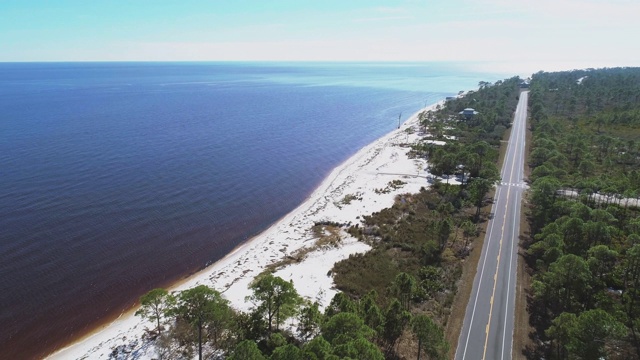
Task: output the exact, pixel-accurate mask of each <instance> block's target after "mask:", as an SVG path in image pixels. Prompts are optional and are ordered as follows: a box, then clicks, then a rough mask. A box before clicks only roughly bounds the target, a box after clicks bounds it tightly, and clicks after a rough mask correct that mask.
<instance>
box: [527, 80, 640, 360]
mask: <svg viewBox="0 0 640 360" xmlns="http://www.w3.org/2000/svg"><path fill="white" fill-rule="evenodd" d="M639 100H640V69H639V68H616V69H601V70H592V69H591V70H580V71H569V72H559V73H543V72H540V73H537V74H535V75H534V76H533V78H532V80H531V96H530V109H531V128H532V130H533V144H532V145H533V146H532V149H531V153H530V156H529V160H530V163H529V165H530V167H531V169H532V171H531V181H532V184H531V191H530V194H529V198H528V201H529V209H528V215H529V222H530V224H531V237H530V238H529V239H528V241H527V243H526V248H527V263H528V266H529V269H530V271H531V273H532V276H533V282H532V286H531V290H530V291H531V293H530V301H529V309H530V316H531V324H532V325H533V326H534V327H535V329H536V332H535V333H534V334H532V336H533V337H534V338H535V339H537V340H539V341H537V342H536V343H537V344H538V346H536V347H535V348H531V349H526V351H525V352H526V353H527V354H528V355H529V356H530V357H531V358H539V357H545V358H548V359H602V358H607V359H633V358H635V359H638V358H640V338H639V337H638V333H639V331H640V302H638V301H637V300H638V298H639V295H640V292H639V291H638V286H639V285H640V283H639V282H638V279H640V277H639V275H640V267H639V265H640V257H639V256H640V226H639V225H640V223H639V222H638V220H637V219H638V215H639V213H638V212H639V209H638V202H637V199H638V194H639V193H640V192H639V191H640V177H639V175H640V174H639V173H638V166H639V165H640V142H639V141H638V139H640V136H639V135H640V101H639Z"/></svg>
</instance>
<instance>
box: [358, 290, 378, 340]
mask: <svg viewBox="0 0 640 360" xmlns="http://www.w3.org/2000/svg"><path fill="white" fill-rule="evenodd" d="M377 298H378V293H377V292H376V291H375V290H371V291H370V292H369V293H367V295H365V296H364V297H363V298H362V299H360V301H359V305H360V315H361V317H362V319H363V320H364V323H365V324H366V325H367V326H368V327H370V328H371V329H373V330H374V331H375V332H376V334H377V335H379V334H381V333H382V328H383V325H384V316H383V315H382V312H381V311H380V308H379V307H378V304H377V303H376V301H377Z"/></svg>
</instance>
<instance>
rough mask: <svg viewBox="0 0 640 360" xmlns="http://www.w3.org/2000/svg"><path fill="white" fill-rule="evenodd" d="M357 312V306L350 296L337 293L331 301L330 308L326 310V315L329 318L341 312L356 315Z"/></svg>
mask: <svg viewBox="0 0 640 360" xmlns="http://www.w3.org/2000/svg"><path fill="white" fill-rule="evenodd" d="M356 310H357V307H356V304H354V302H353V300H351V298H350V297H349V295H347V294H345V293H343V292H337V293H336V294H335V295H334V296H333V298H332V299H331V302H330V303H329V306H327V308H326V309H325V310H324V314H325V316H327V317H331V316H333V315H335V314H338V313H341V312H351V313H355V312H356Z"/></svg>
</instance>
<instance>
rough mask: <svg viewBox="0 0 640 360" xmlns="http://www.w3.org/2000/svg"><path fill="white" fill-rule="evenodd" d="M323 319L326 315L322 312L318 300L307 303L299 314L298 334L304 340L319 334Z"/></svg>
mask: <svg viewBox="0 0 640 360" xmlns="http://www.w3.org/2000/svg"><path fill="white" fill-rule="evenodd" d="M323 321H324V315H323V314H322V313H321V312H320V304H318V302H317V301H316V302H313V303H312V304H307V305H306V306H304V307H303V308H302V309H301V310H300V314H299V316H298V334H300V336H301V337H302V338H303V339H304V340H308V339H311V338H313V337H315V336H316V335H318V333H319V331H320V326H321V325H322V322H323Z"/></svg>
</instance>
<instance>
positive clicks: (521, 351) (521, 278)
mask: <svg viewBox="0 0 640 360" xmlns="http://www.w3.org/2000/svg"><path fill="white" fill-rule="evenodd" d="M529 119H530V118H529V117H528V116H527V120H529ZM525 136H526V146H525V162H524V163H525V166H524V176H525V179H528V178H529V174H531V168H530V167H529V166H527V164H528V163H529V153H530V151H531V143H532V141H533V134H532V132H531V128H530V126H527V132H526V135H525ZM526 202H527V200H526V197H525V198H524V199H523V201H522V205H521V206H522V207H521V208H520V241H519V246H518V268H517V269H518V274H517V278H516V281H517V283H516V284H517V286H516V304H515V310H514V311H515V319H514V321H515V323H514V326H513V354H512V357H513V359H527V355H526V354H527V349H531V348H533V347H534V346H535V343H534V341H533V340H532V338H531V336H530V335H531V334H532V333H533V332H534V331H535V329H533V328H532V327H531V325H530V324H529V312H528V311H527V295H528V294H529V290H530V289H531V275H530V274H531V271H530V269H529V268H528V266H527V262H526V261H525V258H524V254H525V251H526V249H525V248H524V247H523V245H524V244H525V243H526V242H527V239H529V237H530V236H531V229H530V227H529V222H528V221H527V216H526V215H527V214H526V210H527V207H526V206H525V205H526Z"/></svg>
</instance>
